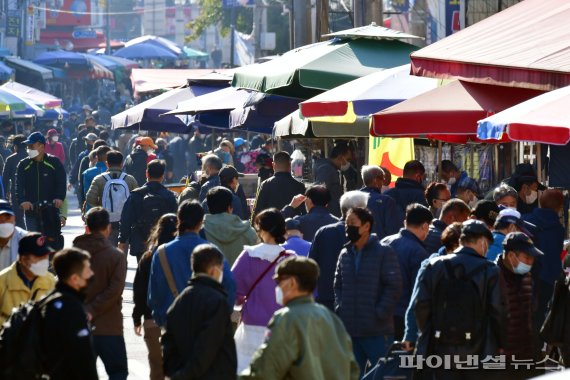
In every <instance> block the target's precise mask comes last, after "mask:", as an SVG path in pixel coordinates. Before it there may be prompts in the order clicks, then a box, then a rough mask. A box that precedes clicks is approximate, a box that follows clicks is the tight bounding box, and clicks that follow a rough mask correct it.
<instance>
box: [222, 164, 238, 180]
mask: <svg viewBox="0 0 570 380" xmlns="http://www.w3.org/2000/svg"><path fill="white" fill-rule="evenodd" d="M218 175H219V176H220V178H225V179H231V178H236V177H243V176H244V175H243V174H242V173H240V172H238V171H237V170H236V168H234V167H233V166H231V165H226V166H224V167H223V168H222V170H220V172H219V173H218Z"/></svg>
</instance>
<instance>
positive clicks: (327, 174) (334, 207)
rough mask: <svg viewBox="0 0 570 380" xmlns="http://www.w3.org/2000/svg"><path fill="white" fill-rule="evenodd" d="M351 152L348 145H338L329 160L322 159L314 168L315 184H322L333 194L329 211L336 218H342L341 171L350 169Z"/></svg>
mask: <svg viewBox="0 0 570 380" xmlns="http://www.w3.org/2000/svg"><path fill="white" fill-rule="evenodd" d="M350 156H351V155H350V150H349V149H348V146H347V145H346V144H337V145H336V146H335V147H334V148H333V149H332V150H331V153H330V155H329V158H321V159H320V160H318V161H317V162H316V163H315V166H314V167H313V176H314V178H315V183H321V184H323V185H325V186H326V187H327V189H329V191H330V192H331V201H330V203H329V206H328V208H329V211H330V212H331V214H333V215H334V216H336V217H340V216H341V212H340V197H341V196H342V193H343V192H344V189H343V186H342V184H341V182H340V172H339V170H340V171H346V170H348V169H350V162H349V161H348V160H349V158H350Z"/></svg>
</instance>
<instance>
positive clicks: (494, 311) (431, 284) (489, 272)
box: [414, 247, 504, 356]
mask: <svg viewBox="0 0 570 380" xmlns="http://www.w3.org/2000/svg"><path fill="white" fill-rule="evenodd" d="M444 260H450V262H451V265H452V266H453V267H455V266H458V265H461V266H463V267H464V268H465V269H464V270H465V272H466V273H468V272H471V271H472V270H474V269H476V268H478V267H479V266H481V265H487V266H488V267H487V269H485V270H484V271H481V272H479V273H477V274H476V275H474V277H473V279H472V280H473V283H474V284H475V286H476V287H477V290H478V292H479V294H484V295H485V305H484V308H485V310H486V313H485V315H481V316H480V320H481V323H486V325H487V328H486V333H485V334H484V335H483V336H478V337H474V339H473V344H471V345H463V346H445V347H443V346H441V345H439V346H438V348H437V349H435V348H434V347H433V346H434V344H433V343H434V342H433V335H434V331H432V321H431V319H432V317H433V308H434V307H436V305H435V303H436V302H435V297H434V294H436V291H437V287H438V284H439V283H440V281H442V280H443V279H444V278H445V276H446V273H447V270H446V268H445V263H444ZM418 284H419V286H418V295H417V298H416V303H415V306H414V312H415V315H416V320H417V323H418V328H419V331H420V337H419V339H418V344H417V350H416V354H417V355H432V354H436V355H492V356H494V355H497V354H498V349H499V348H500V347H502V346H504V344H503V342H502V340H501V333H500V331H501V316H502V315H503V314H502V313H503V311H502V302H501V291H500V286H499V268H498V267H497V265H496V264H494V263H490V262H488V261H487V260H486V259H485V258H484V257H483V256H480V255H479V254H478V253H477V252H476V251H475V250H474V249H471V248H468V247H462V248H461V249H459V250H458V251H456V252H455V253H453V254H447V255H445V256H441V257H438V258H435V259H432V260H430V262H429V263H428V265H427V267H426V269H425V271H424V272H423V275H422V276H421V277H419V278H418Z"/></svg>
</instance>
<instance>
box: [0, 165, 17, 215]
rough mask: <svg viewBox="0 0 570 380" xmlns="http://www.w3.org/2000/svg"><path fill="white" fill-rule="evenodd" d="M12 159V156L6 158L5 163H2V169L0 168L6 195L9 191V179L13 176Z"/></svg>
mask: <svg viewBox="0 0 570 380" xmlns="http://www.w3.org/2000/svg"><path fill="white" fill-rule="evenodd" d="M13 161H14V160H13V158H12V159H7V160H6V165H4V170H2V186H4V192H5V193H6V195H8V194H9V193H10V179H11V178H13V176H14V168H13V166H14V164H13V163H12V162H13ZM14 207H16V205H14Z"/></svg>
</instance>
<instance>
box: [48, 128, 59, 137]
mask: <svg viewBox="0 0 570 380" xmlns="http://www.w3.org/2000/svg"><path fill="white" fill-rule="evenodd" d="M57 134H58V133H57V131H56V130H55V129H53V128H52V129H50V130H49V131H48V133H47V135H48V136H54V135H57Z"/></svg>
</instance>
